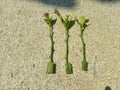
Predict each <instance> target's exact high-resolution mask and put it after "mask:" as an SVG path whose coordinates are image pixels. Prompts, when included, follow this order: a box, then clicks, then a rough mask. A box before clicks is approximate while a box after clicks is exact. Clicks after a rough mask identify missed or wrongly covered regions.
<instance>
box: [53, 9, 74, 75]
mask: <svg viewBox="0 0 120 90" xmlns="http://www.w3.org/2000/svg"><path fill="white" fill-rule="evenodd" d="M54 13H55V14H56V15H57V16H58V17H59V19H60V21H61V23H62V24H63V25H64V27H65V30H66V40H65V42H66V64H65V66H66V73H67V74H72V73H73V68H72V64H71V63H69V62H68V54H69V44H68V41H69V29H70V28H71V27H72V21H71V20H69V16H68V15H66V17H65V19H63V17H62V15H61V14H60V12H59V11H58V10H57V9H55V12H54Z"/></svg>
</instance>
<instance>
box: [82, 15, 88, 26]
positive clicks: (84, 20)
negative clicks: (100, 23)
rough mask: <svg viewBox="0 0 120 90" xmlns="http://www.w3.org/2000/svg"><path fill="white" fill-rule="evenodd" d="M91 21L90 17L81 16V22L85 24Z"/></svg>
mask: <svg viewBox="0 0 120 90" xmlns="http://www.w3.org/2000/svg"><path fill="white" fill-rule="evenodd" d="M88 22H89V19H86V18H85V17H84V16H82V17H81V24H82V25H83V26H84V25H85V24H86V23H88Z"/></svg>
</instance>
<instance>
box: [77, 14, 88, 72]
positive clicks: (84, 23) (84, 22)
mask: <svg viewBox="0 0 120 90" xmlns="http://www.w3.org/2000/svg"><path fill="white" fill-rule="evenodd" d="M75 21H76V22H77V23H78V25H79V26H80V34H79V36H80V38H81V42H82V53H83V60H82V70H84V71H88V62H87V61H86V52H85V42H84V38H83V32H84V30H85V28H86V27H87V23H88V22H89V19H86V18H85V17H84V16H82V17H81V18H80V20H78V19H77V18H76V16H75Z"/></svg>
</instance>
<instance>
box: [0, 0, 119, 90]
mask: <svg viewBox="0 0 120 90" xmlns="http://www.w3.org/2000/svg"><path fill="white" fill-rule="evenodd" d="M48 1H49V0H48ZM58 1H59V0H56V2H55V1H54V0H52V2H51V3H50V2H49V3H47V1H46V2H43V1H37V0H0V90H120V1H119V0H118V1H117V0H115V1H114V0H113V1H112V0H111V1H109V2H107V1H106V2H104V1H103V0H101V1H100V0H75V1H72V0H70V1H69V0H67V2H69V3H67V4H66V2H62V1H63V0H62V1H61V2H58ZM52 3H55V4H54V5H52ZM59 3H60V4H59ZM66 5H68V6H69V7H67V6H66ZM65 6H66V7H65ZM55 8H58V9H59V10H60V12H62V13H63V16H64V15H66V14H69V15H71V16H74V15H77V16H78V17H80V16H82V15H84V16H85V17H87V18H89V19H90V22H89V26H88V27H87V28H86V30H85V32H84V39H85V42H86V53H87V61H88V62H89V70H88V72H84V71H82V70H81V60H82V52H81V41H80V38H79V26H78V25H77V24H75V25H74V26H73V27H72V28H71V29H70V40H69V47H70V53H69V61H70V63H72V64H73V74H71V75H67V74H65V42H64V39H65V30H64V27H63V26H62V25H61V24H60V21H59V20H58V21H57V22H56V24H55V26H54V41H55V53H54V61H55V63H56V64H57V71H56V74H54V75H46V68H47V62H48V61H49V55H50V40H49V36H48V35H49V30H48V26H47V25H46V24H45V23H44V21H43V13H45V12H50V14H51V15H52V16H53V18H57V16H55V15H54V14H53V11H54V9H55ZM107 86H109V88H108V89H105V87H107Z"/></svg>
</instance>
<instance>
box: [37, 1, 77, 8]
mask: <svg viewBox="0 0 120 90" xmlns="http://www.w3.org/2000/svg"><path fill="white" fill-rule="evenodd" d="M35 1H38V2H41V3H44V4H48V5H53V6H59V7H73V6H74V5H75V0H35Z"/></svg>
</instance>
